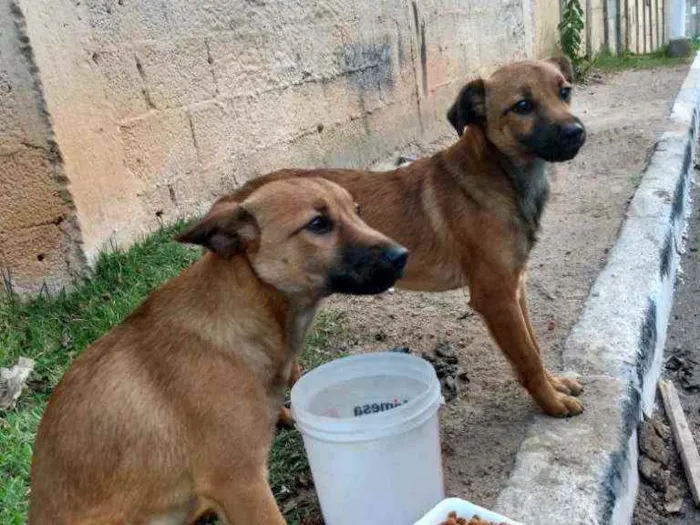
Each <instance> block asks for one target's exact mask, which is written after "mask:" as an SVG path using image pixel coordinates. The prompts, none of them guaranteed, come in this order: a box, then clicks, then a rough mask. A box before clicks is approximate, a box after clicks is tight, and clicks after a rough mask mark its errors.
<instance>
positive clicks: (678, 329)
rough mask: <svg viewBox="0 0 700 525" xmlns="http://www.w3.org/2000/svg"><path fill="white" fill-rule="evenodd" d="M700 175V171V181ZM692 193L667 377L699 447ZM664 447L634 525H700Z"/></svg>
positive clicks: (697, 229)
mask: <svg viewBox="0 0 700 525" xmlns="http://www.w3.org/2000/svg"><path fill="white" fill-rule="evenodd" d="M697 175H698V171H697V168H696V179H697V178H698V176H697ZM692 193H693V197H694V202H693V214H692V216H691V219H690V228H689V231H688V242H687V250H686V253H685V254H684V255H683V258H682V262H681V268H682V273H681V275H680V277H679V279H678V283H677V285H676V295H675V298H674V305H673V310H672V312H671V322H670V325H669V332H668V340H667V342H666V352H665V359H666V366H665V370H664V376H665V377H666V378H667V379H670V380H672V381H673V382H674V384H675V386H676V389H677V390H678V394H679V397H680V399H681V405H682V406H683V410H684V412H685V414H686V418H687V419H688V425H689V427H690V431H691V433H692V434H693V437H694V438H695V442H696V444H700V345H698V340H699V339H700V251H699V250H700V200H699V199H698V189H697V187H694V188H693V189H692ZM658 397H659V396H657V406H658V407H659V410H657V412H656V414H654V418H655V419H657V420H660V421H662V422H663V423H665V424H666V425H668V421H667V419H666V415H665V414H664V411H663V409H661V403H660V400H659V399H658ZM640 443H641V441H640ZM660 445H661V446H662V448H664V449H665V450H666V456H668V464H667V465H664V464H663V462H659V461H656V462H649V461H648V460H646V461H647V465H648V467H649V470H651V474H652V475H651V476H649V475H648V474H646V476H645V473H644V472H643V470H644V468H643V466H642V464H641V463H640V472H641V473H642V475H641V481H640V488H639V493H638V495H637V507H636V510H635V515H634V521H633V525H691V524H698V523H700V509H698V508H697V507H696V506H695V505H694V504H693V501H692V498H691V495H690V489H689V488H688V483H687V482H686V478H685V475H684V473H683V468H682V465H681V462H680V459H679V456H678V452H677V450H676V448H675V446H674V444H673V440H672V439H666V440H663V443H660ZM642 454H643V452H642ZM653 455H654V454H653V453H652V456H653ZM656 459H664V458H656ZM643 461H644V460H643ZM664 471H666V472H668V474H664ZM674 503H675V508H674Z"/></svg>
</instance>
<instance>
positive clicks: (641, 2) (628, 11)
mask: <svg viewBox="0 0 700 525" xmlns="http://www.w3.org/2000/svg"><path fill="white" fill-rule="evenodd" d="M665 1H668V0H622V1H620V2H619V4H620V5H619V9H620V33H621V38H620V41H621V44H622V47H623V48H625V49H627V50H629V51H631V52H632V53H639V54H643V53H651V52H653V51H656V50H658V49H660V48H661V47H663V46H664V45H665V44H666V41H667V39H668V35H666V24H667V20H666V15H665V7H664V4H665Z"/></svg>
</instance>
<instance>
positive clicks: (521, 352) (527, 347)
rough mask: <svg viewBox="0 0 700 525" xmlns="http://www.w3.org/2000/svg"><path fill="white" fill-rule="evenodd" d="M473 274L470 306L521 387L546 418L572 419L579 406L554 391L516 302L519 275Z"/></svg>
mask: <svg viewBox="0 0 700 525" xmlns="http://www.w3.org/2000/svg"><path fill="white" fill-rule="evenodd" d="M484 268H486V269H485V270H483V271H481V272H479V271H476V272H474V273H473V274H472V276H471V278H470V292H471V301H470V302H471V305H472V308H474V310H476V311H477V312H479V313H480V314H481V315H482V316H483V317H484V320H485V321H486V325H487V326H488V328H489V331H490V332H491V335H492V336H493V338H494V339H495V340H496V343H498V346H499V347H500V348H501V350H503V352H504V353H505V354H506V356H507V357H508V360H509V361H510V363H511V364H512V365H513V368H514V369H515V372H516V374H517V376H518V379H519V380H520V382H521V384H522V385H523V386H524V387H525V389H527V391H528V392H529V393H530V395H531V396H532V397H533V399H534V400H535V401H536V402H537V404H539V406H540V407H541V408H542V409H543V410H544V411H545V412H546V413H547V414H549V415H551V416H558V417H566V416H575V415H577V414H580V413H581V412H582V411H583V406H582V405H581V403H580V402H579V401H578V400H577V399H575V398H574V397H571V396H569V395H567V394H564V393H561V392H557V391H556V390H555V389H554V386H553V385H552V382H551V381H550V380H549V377H548V375H547V371H546V370H545V368H544V365H543V364H542V360H541V359H540V354H539V352H538V350H537V347H536V346H535V344H534V342H533V340H532V338H531V337H530V334H529V332H528V327H527V324H526V322H525V318H524V316H523V312H522V309H521V306H520V302H519V300H518V287H519V281H520V279H519V276H504V275H499V274H497V273H496V272H494V271H493V267H488V266H484Z"/></svg>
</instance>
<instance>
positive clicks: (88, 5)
mask: <svg viewBox="0 0 700 525" xmlns="http://www.w3.org/2000/svg"><path fill="white" fill-rule="evenodd" d="M2 1H7V0H2ZM14 1H15V2H16V3H17V6H18V9H19V11H20V12H21V15H22V17H23V18H24V19H25V21H26V26H27V34H28V36H29V40H30V42H31V47H32V49H33V53H34V56H35V60H36V65H37V67H38V73H37V76H38V77H39V78H40V79H41V82H42V89H41V95H42V97H43V99H44V100H45V104H46V108H47V111H48V114H49V115H50V119H51V120H50V121H51V123H52V130H51V131H52V133H53V134H54V135H55V138H56V142H57V144H58V147H59V148H60V153H61V157H62V159H63V163H62V169H63V171H64V173H65V174H66V176H67V177H68V180H69V184H68V188H69V190H70V195H71V198H72V202H74V203H75V209H76V213H77V219H78V221H79V224H80V229H81V232H82V241H83V245H82V246H83V247H84V253H85V255H86V256H87V259H88V260H90V261H92V260H94V259H95V257H96V255H97V254H98V253H99V250H100V249H102V248H103V247H104V245H105V243H107V242H109V241H114V242H116V243H119V244H126V243H128V242H130V241H131V240H133V239H134V238H135V237H137V236H138V235H140V234H142V233H145V232H147V231H149V230H152V229H153V228H155V227H156V226H157V225H158V224H159V223H161V222H168V221H170V220H173V219H175V218H177V217H180V216H183V215H192V214H193V213H197V212H201V211H203V210H204V209H205V208H206V207H207V206H208V205H209V204H210V202H211V201H212V200H213V199H214V198H215V197H216V196H218V195H220V194H222V193H224V192H226V191H227V190H229V189H231V188H233V187H235V186H236V185H238V184H241V183H242V182H244V181H245V180H247V179H249V178H251V177H254V176H256V175H258V174H261V173H264V172H267V171H270V170H273V169H276V168H281V167H289V166H331V165H332V166H361V165H366V164H368V163H371V162H372V161H375V160H377V159H379V158H381V157H383V156H385V155H387V154H388V153H390V152H391V151H394V150H395V149H397V148H400V147H402V146H405V145H406V144H408V143H410V142H411V141H415V140H418V139H419V138H430V137H433V136H437V135H440V134H444V133H450V132H451V131H450V129H449V127H448V125H447V123H446V120H445V118H444V115H445V113H446V111H447V109H448V107H449V105H450V104H451V103H452V101H453V99H454V97H455V95H456V94H457V92H458V91H459V88H460V87H461V86H462V85H463V83H464V82H465V81H466V80H467V79H468V78H469V77H471V76H474V75H476V74H487V73H489V72H490V71H491V70H493V69H494V68H495V67H497V66H498V65H500V64H503V63H506V62H509V61H512V60H517V59H522V58H526V57H529V56H533V55H535V54H537V55H546V54H549V53H550V52H552V51H554V49H555V42H556V40H554V42H552V38H554V37H555V35H556V23H557V22H558V6H557V0H538V1H537V2H536V3H534V4H532V2H531V0H504V1H501V2H493V1H491V0H416V1H410V0H381V1H379V0H377V1H366V2H344V1H340V0H326V1H320V0H319V1H309V2H303V3H302V2H295V1H292V0H282V1H277V2H267V1H264V0H258V1H252V0H251V1H241V2H236V4H235V8H234V7H233V6H232V4H231V2H228V1H225V0H199V1H191V0H187V1H186V0H171V1H169V2H152V1H149V0H84V1H82V2H73V1H70V0H14ZM531 4H532V5H531ZM538 31H539V32H538ZM536 33H537V34H538V38H537V39H536V38H535V36H534V35H535V34H536ZM23 177H24V175H23ZM19 178H20V177H17V179H18V180H19ZM17 185H18V184H17V183H15V186H17ZM25 209H26V208H25ZM42 211H43V210H42ZM25 245H27V243H26V242H25Z"/></svg>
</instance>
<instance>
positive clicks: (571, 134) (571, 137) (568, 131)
mask: <svg viewBox="0 0 700 525" xmlns="http://www.w3.org/2000/svg"><path fill="white" fill-rule="evenodd" d="M584 132H585V130H584V129H583V126H582V125H581V124H579V123H578V122H574V123H573V124H566V125H565V126H562V128H561V138H563V139H564V140H566V141H568V142H576V141H579V140H581V138H582V137H583V133H584Z"/></svg>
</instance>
